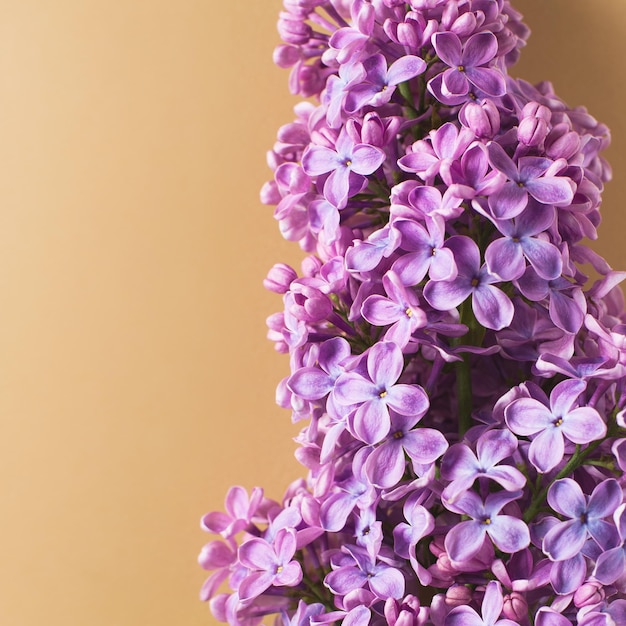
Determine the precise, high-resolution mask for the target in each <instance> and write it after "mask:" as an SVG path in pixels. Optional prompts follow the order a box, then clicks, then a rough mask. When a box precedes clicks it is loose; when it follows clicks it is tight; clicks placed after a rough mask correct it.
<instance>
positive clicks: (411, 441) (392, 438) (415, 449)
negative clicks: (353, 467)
mask: <svg viewBox="0 0 626 626" xmlns="http://www.w3.org/2000/svg"><path fill="white" fill-rule="evenodd" d="M427 410H428V401H427V399H426V398H424V403H423V411H422V413H421V414H419V413H418V414H416V415H411V416H406V415H398V414H396V413H394V414H392V416H391V428H390V430H389V434H388V435H387V438H386V439H385V440H384V441H383V442H382V443H381V444H380V445H379V446H378V447H377V448H375V449H374V451H373V452H372V453H371V454H370V455H369V457H368V458H367V461H366V463H365V472H366V474H367V476H368V478H369V479H370V480H371V481H372V483H373V484H374V485H375V486H377V487H381V488H382V489H389V488H391V487H394V486H395V485H396V484H397V483H398V482H400V480H401V479H402V476H403V474H404V470H405V465H406V460H405V456H404V455H405V454H406V455H408V457H409V458H410V459H411V460H412V461H414V462H415V463H418V464H419V465H430V464H431V463H434V462H435V461H436V460H437V459H438V458H439V457H440V456H441V455H442V454H443V453H444V452H445V451H446V449H447V448H448V442H447V441H446V438H445V437H444V436H443V434H442V433H441V432H439V431H438V430H435V429H434V428H414V427H415V425H416V424H417V423H418V422H419V420H420V419H421V418H422V416H423V415H424V413H426V411H427Z"/></svg>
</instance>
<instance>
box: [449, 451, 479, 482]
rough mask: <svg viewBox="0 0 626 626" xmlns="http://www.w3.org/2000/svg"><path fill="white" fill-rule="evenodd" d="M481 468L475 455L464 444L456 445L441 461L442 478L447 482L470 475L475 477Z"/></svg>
mask: <svg viewBox="0 0 626 626" xmlns="http://www.w3.org/2000/svg"><path fill="white" fill-rule="evenodd" d="M479 467H480V466H479V463H478V459H477V458H476V456H475V455H474V453H473V452H472V451H471V450H470V449H469V448H468V447H467V446H466V445H465V444H464V443H455V444H454V445H453V446H451V447H450V449H449V450H448V451H447V452H446V455H445V456H444V457H443V460H442V461H441V476H442V478H445V479H446V480H458V479H459V478H463V477H465V476H467V475H468V474H470V475H475V474H476V473H477V472H478V471H479Z"/></svg>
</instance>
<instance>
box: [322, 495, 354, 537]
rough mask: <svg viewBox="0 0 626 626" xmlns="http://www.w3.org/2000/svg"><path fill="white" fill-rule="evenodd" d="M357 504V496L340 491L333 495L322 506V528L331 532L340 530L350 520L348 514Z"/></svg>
mask: <svg viewBox="0 0 626 626" xmlns="http://www.w3.org/2000/svg"><path fill="white" fill-rule="evenodd" d="M355 506H356V497H355V496H353V495H352V494H349V493H345V492H343V491H342V492H340V493H334V494H333V495H331V496H330V497H329V498H328V500H326V501H325V502H324V503H323V504H322V506H321V508H320V521H321V523H322V528H323V529H324V530H327V531H329V532H333V533H335V532H339V531H340V530H341V529H342V528H343V527H344V526H345V525H346V522H347V521H348V516H349V515H350V513H352V511H353V510H354V507H355Z"/></svg>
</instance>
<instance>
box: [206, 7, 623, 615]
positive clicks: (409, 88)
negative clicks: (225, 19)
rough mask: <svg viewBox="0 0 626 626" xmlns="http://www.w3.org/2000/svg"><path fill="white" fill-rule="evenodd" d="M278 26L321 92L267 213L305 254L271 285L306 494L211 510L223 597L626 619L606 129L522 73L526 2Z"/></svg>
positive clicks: (222, 608) (301, 85)
mask: <svg viewBox="0 0 626 626" xmlns="http://www.w3.org/2000/svg"><path fill="white" fill-rule="evenodd" d="M279 31H280V34H281V36H282V38H283V40H284V42H285V43H284V44H283V45H281V46H279V47H278V49H277V50H276V53H275V60H276V62H277V63H278V65H280V66H282V67H289V68H291V80H290V86H291V90H292V91H293V92H294V93H296V94H300V95H302V96H303V97H305V98H309V99H310V100H309V101H306V102H303V103H301V104H299V105H298V106H297V107H296V110H295V113H296V119H295V121H294V122H292V123H291V124H288V125H286V126H284V127H282V128H281V129H280V130H279V133H278V141H277V143H276V144H275V146H274V149H273V150H272V151H271V152H270V154H269V162H270V166H271V167H272V169H273V171H274V179H273V180H272V181H271V182H269V183H267V184H266V186H265V187H264V188H263V191H262V199H263V201H264V202H265V203H267V204H271V205H275V206H276V210H275V217H276V219H277V220H278V223H279V226H280V230H281V232H282V233H283V235H284V236H285V237H286V238H287V239H289V240H291V241H297V242H299V244H300V246H301V247H302V248H303V249H304V250H305V251H306V252H307V253H309V256H308V257H307V258H306V259H305V260H304V262H303V264H302V271H301V273H300V275H298V273H297V272H296V271H295V270H294V269H293V268H291V267H289V266H286V265H283V264H279V265H276V266H274V267H273V268H272V270H271V271H270V273H269V275H268V278H267V280H266V286H267V288H268V289H270V290H272V291H274V292H276V293H278V294H281V295H282V298H283V302H284V310H283V311H282V312H281V313H277V314H275V315H273V316H272V317H270V319H269V320H268V324H269V328H270V337H271V339H273V340H274V341H275V342H276V348H277V349H278V350H279V351H281V352H286V353H289V355H290V365H291V375H290V376H288V377H287V378H286V379H285V380H283V381H282V383H281V384H280V385H279V388H278V401H279V404H281V405H282V406H284V407H286V408H289V409H291V411H292V412H293V419H294V420H295V421H297V420H307V421H306V425H305V427H304V428H303V430H302V431H301V434H300V436H299V444H300V448H299V450H298V452H297V457H298V459H299V460H300V461H301V463H302V464H303V465H304V466H305V467H306V468H307V470H308V476H307V478H306V479H303V480H298V481H296V482H294V483H293V484H291V485H290V486H289V488H288V490H287V493H286V494H285V497H284V500H283V501H282V502H281V503H278V502H274V501H272V500H269V499H267V498H266V497H265V496H264V495H263V492H262V490H261V489H259V488H256V489H254V490H253V491H252V493H250V494H248V493H247V492H246V491H245V490H244V489H242V488H241V487H233V488H232V489H231V490H230V492H229V493H228V496H227V499H226V512H217V513H209V514H207V515H206V516H205V517H204V518H203V520H202V525H203V527H204V529H205V530H207V531H209V532H211V533H215V534H216V535H217V538H216V539H215V540H213V541H211V542H209V543H208V544H207V545H206V546H205V547H204V548H203V550H202V552H201V554H200V559H199V560H200V564H201V565H202V567H204V568H205V569H207V570H211V571H212V573H211V574H210V576H209V578H208V579H207V581H206V583H205V585H204V587H203V590H202V598H203V599H205V600H208V601H210V606H211V610H212V612H213V614H214V615H215V617H216V618H217V619H219V620H221V621H224V622H228V623H229V624H236V625H242V626H253V625H255V624H260V623H262V622H263V620H264V619H265V618H266V616H270V615H275V616H276V617H275V618H273V619H275V621H274V623H275V624H279V625H281V626H305V625H307V626H308V625H314V626H319V625H323V624H333V623H342V624H343V625H344V626H366V625H368V624H371V625H373V626H378V625H385V624H387V625H389V626H514V625H519V626H530V625H535V626H574V625H577V626H611V625H616V624H626V500H625V498H624V490H623V487H624V479H623V472H624V470H625V469H626V419H625V415H626V393H625V388H624V387H625V381H626V377H625V374H626V370H625V367H626V314H625V313H624V303H623V299H622V296H621V292H620V290H619V288H618V287H617V285H618V283H619V282H620V281H621V280H622V279H623V278H624V276H625V274H624V273H620V272H615V271H613V270H611V268H610V267H609V266H608V264H607V263H606V262H605V261H604V260H603V259H602V258H601V257H600V256H598V255H597V254H595V253H594V252H592V251H591V249H590V248H589V247H587V245H586V244H585V240H586V239H595V238H596V236H597V235H596V228H597V226H598V224H599V222H600V216H599V206H600V202H601V192H602V189H603V185H604V183H605V182H606V181H607V180H608V179H609V178H610V171H609V168H608V166H607V164H606V163H605V162H604V161H603V159H602V158H601V157H600V156H599V152H600V151H601V150H602V149H603V148H604V147H605V146H606V145H607V143H608V141H609V135H608V130H607V129H606V127H604V126H603V125H601V124H599V123H597V122H596V121H595V120H594V119H593V117H591V116H590V115H589V114H588V113H587V112H586V111H585V109H583V108H577V109H570V108H568V107H567V106H566V105H565V104H564V103H563V102H562V101H561V100H560V99H559V98H558V97H557V96H556V95H555V94H554V93H553V91H552V88H551V86H550V84H548V83H542V84H540V85H537V86H532V85H530V84H528V83H526V82H524V81H522V80H517V79H513V78H512V77H511V76H509V75H508V68H509V67H510V66H511V65H512V64H513V63H514V62H515V61H516V60H517V57H518V55H519V52H520V49H521V48H522V47H523V45H524V44H525V39H526V38H527V35H528V30H527V28H526V27H525V26H524V24H523V23H522V21H521V16H520V15H519V14H518V13H517V12H516V11H515V10H514V9H513V8H512V7H511V6H510V4H509V1H508V0H409V1H400V0H284V11H283V12H282V13H281V14H280V20H279ZM311 99H312V100H315V101H316V103H317V104H314V103H312V102H311ZM588 268H592V269H593V270H594V271H595V274H596V275H597V276H599V278H597V279H595V280H590V279H589V276H588V275H587V274H586V272H588V271H589V269H588ZM226 580H228V585H229V587H230V590H229V592H224V591H223V588H224V587H223V583H224V582H225V581H226Z"/></svg>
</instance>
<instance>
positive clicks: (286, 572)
mask: <svg viewBox="0 0 626 626" xmlns="http://www.w3.org/2000/svg"><path fill="white" fill-rule="evenodd" d="M282 567H283V569H282V570H281V571H280V573H279V574H278V575H277V576H276V580H275V582H274V584H275V585H284V586H285V587H294V586H295V585H297V584H298V583H299V582H300V581H301V580H302V568H301V567H300V563H298V562H297V561H291V562H290V563H287V564H286V565H283V566H282Z"/></svg>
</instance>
